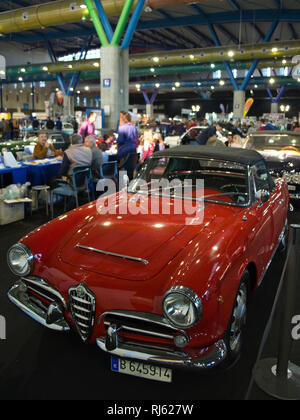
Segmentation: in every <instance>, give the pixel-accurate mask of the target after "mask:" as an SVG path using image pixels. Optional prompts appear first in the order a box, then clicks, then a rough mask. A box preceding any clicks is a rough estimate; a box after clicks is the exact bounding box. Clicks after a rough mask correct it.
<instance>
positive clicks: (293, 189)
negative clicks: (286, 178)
mask: <svg viewBox="0 0 300 420" xmlns="http://www.w3.org/2000/svg"><path fill="white" fill-rule="evenodd" d="M288 189H289V191H296V187H295V185H288Z"/></svg>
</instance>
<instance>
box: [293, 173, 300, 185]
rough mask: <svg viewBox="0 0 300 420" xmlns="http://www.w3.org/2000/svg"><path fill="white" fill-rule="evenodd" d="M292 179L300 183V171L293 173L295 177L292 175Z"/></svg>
mask: <svg viewBox="0 0 300 420" xmlns="http://www.w3.org/2000/svg"><path fill="white" fill-rule="evenodd" d="M292 181H293V182H294V183H295V184H300V173H297V174H295V175H293V177H292Z"/></svg>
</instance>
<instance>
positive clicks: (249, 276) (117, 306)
mask: <svg viewBox="0 0 300 420" xmlns="http://www.w3.org/2000/svg"><path fill="white" fill-rule="evenodd" d="M175 180H176V183H177V184H176V186H175V184H173V183H172V182H173V181H175ZM199 180H200V181H201V180H202V184H201V183H200V184H199V183H198V181H199ZM162 181H166V182H167V181H168V182H167V183H166V188H165V187H164V185H165V184H164V182H162ZM157 182H159V183H161V182H162V184H161V187H159V188H157ZM187 182H189V189H188V190H187V193H184V194H183V193H181V194H180V193H178V190H177V187H180V185H182V184H184V185H185V183H187ZM203 182H204V184H203ZM178 183H179V184H178ZM141 184H142V185H144V186H145V185H146V186H147V189H144V188H141ZM182 191H183V190H182ZM167 193H169V194H167ZM199 197H200V198H199ZM109 198H110V199H111V201H109ZM106 200H107V209H106V210H107V211H106V212H103V211H100V210H101V208H103V206H104V202H106ZM163 200H167V203H168V205H169V209H171V210H172V209H174V208H175V207H177V208H178V206H179V208H180V205H181V204H182V203H183V201H184V205H186V204H187V203H190V204H192V205H193V206H195V210H194V211H195V213H192V215H191V216H190V218H191V220H192V222H191V220H189V221H188V219H187V217H186V212H184V211H182V212H180V211H178V212H175V211H173V212H172V211H169V212H168V211H167V212H166V213H167V214H165V212H164V211H163V206H162V205H163ZM100 202H101V203H102V204H101V205H100V207H99V202H98V204H97V202H92V203H89V204H87V205H84V206H82V207H79V208H76V209H75V210H72V211H71V212H69V213H66V214H63V215H62V216H61V217H58V218H56V219H54V220H53V221H51V222H49V223H47V224H45V225H44V226H42V227H39V228H38V229H36V230H35V231H33V232H32V233H29V234H28V235H26V236H25V237H24V238H23V239H21V240H20V241H19V242H18V243H16V244H15V245H13V246H12V247H11V248H10V249H9V251H8V254H7V261H8V265H9V267H10V269H11V271H12V272H13V273H14V275H16V276H17V277H18V279H17V281H16V283H15V284H14V285H13V286H12V287H11V289H10V290H9V291H8V297H9V299H10V300H11V302H13V303H14V304H15V305H17V307H19V308H20V309H21V310H23V311H24V312H25V313H26V314H27V315H29V316H30V317H32V318H33V319H35V320H36V321H38V322H39V323H40V324H42V325H43V326H44V327H47V328H50V329H52V330H56V331H68V330H69V329H73V330H75V331H76V332H77V333H78V334H79V336H80V337H81V339H82V341H83V342H85V343H96V344H97V346H99V348H100V349H102V350H103V351H105V352H109V353H110V354H111V355H112V365H111V368H112V369H113V370H115V371H118V372H122V373H129V374H132V375H137V376H142V377H145V378H152V379H156V380H161V381H166V382H169V381H171V377H172V368H174V367H180V366H183V367H194V368H197V369H200V370H201V369H203V370H205V369H209V368H213V367H216V366H218V365H221V366H222V365H223V366H228V365H230V364H231V363H233V361H234V360H236V358H237V357H238V355H239V354H240V352H241V348H242V341H243V339H242V337H243V330H244V324H245V319H246V313H247V302H248V297H249V295H250V294H251V293H252V292H254V291H255V289H256V288H257V287H258V286H259V285H260V283H261V282H262V280H263V278H264V275H265V273H266V271H267V269H268V267H269V263H270V261H271V260H272V258H273V256H274V255H275V252H276V250H277V249H278V247H283V246H284V244H285V240H286V232H287V212H288V208H289V194H288V189H287V184H286V182H285V181H284V180H283V179H278V180H276V181H274V180H273V179H272V177H271V176H270V174H269V172H268V169H267V166H266V163H265V161H264V159H263V158H262V156H261V155H260V154H259V153H257V152H255V151H252V150H244V149H231V148H225V147H224V148H216V147H208V146H202V147H199V146H181V147H177V148H172V149H168V150H165V151H162V152H158V153H156V154H154V155H153V156H152V157H151V158H149V159H148V160H147V161H146V162H145V163H144V165H143V167H142V168H141V170H140V172H139V173H138V175H137V177H136V178H135V179H134V180H133V183H131V184H130V185H129V188H128V192H127V193H126V190H125V189H124V190H122V191H120V192H118V193H116V194H115V195H113V196H109V197H106V198H105V199H103V201H100ZM134 204H135V205H136V207H135V209H136V210H138V211H137V212H134V211H130V212H127V214H126V212H124V211H123V210H124V205H125V208H126V206H127V205H128V206H129V205H131V206H132V205H134ZM152 206H153V207H152ZM150 207H151V208H150ZM121 208H122V209H123V210H122V211H118V210H120V209H121ZM128 208H129V207H128ZM153 208H155V209H156V211H155V212H153ZM188 214H190V213H188ZM200 216H201V217H200ZM195 220H196V222H195ZM194 222H195V223H194ZM254 298H255V296H254Z"/></svg>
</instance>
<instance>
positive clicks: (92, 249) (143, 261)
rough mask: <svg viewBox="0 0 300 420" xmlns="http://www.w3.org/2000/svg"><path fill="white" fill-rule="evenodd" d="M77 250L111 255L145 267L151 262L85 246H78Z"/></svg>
mask: <svg viewBox="0 0 300 420" xmlns="http://www.w3.org/2000/svg"><path fill="white" fill-rule="evenodd" d="M75 248H81V249H86V250H87V251H92V252H98V253H99V254H104V255H110V256H112V257H118V258H123V259H125V260H131V261H137V262H140V263H143V264H145V265H148V264H149V261H147V260H144V259H143V258H137V257H131V256H129V255H122V254H116V253H115V252H109V251H103V250H102V249H96V248H92V247H91V246H84V245H80V244H77V245H76V246H75Z"/></svg>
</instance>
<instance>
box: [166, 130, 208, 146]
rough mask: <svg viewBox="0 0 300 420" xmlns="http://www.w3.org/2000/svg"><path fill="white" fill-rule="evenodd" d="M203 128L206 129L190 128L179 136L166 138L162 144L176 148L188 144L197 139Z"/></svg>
mask: <svg viewBox="0 0 300 420" xmlns="http://www.w3.org/2000/svg"><path fill="white" fill-rule="evenodd" d="M205 128H207V127H200V126H196V127H191V128H190V129H189V130H187V131H186V132H185V133H183V134H182V135H181V136H167V137H165V139H164V144H165V145H166V146H168V147H176V146H180V145H183V144H189V142H190V141H191V140H195V137H197V136H198V135H199V134H200V133H201V131H203V130H205Z"/></svg>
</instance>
